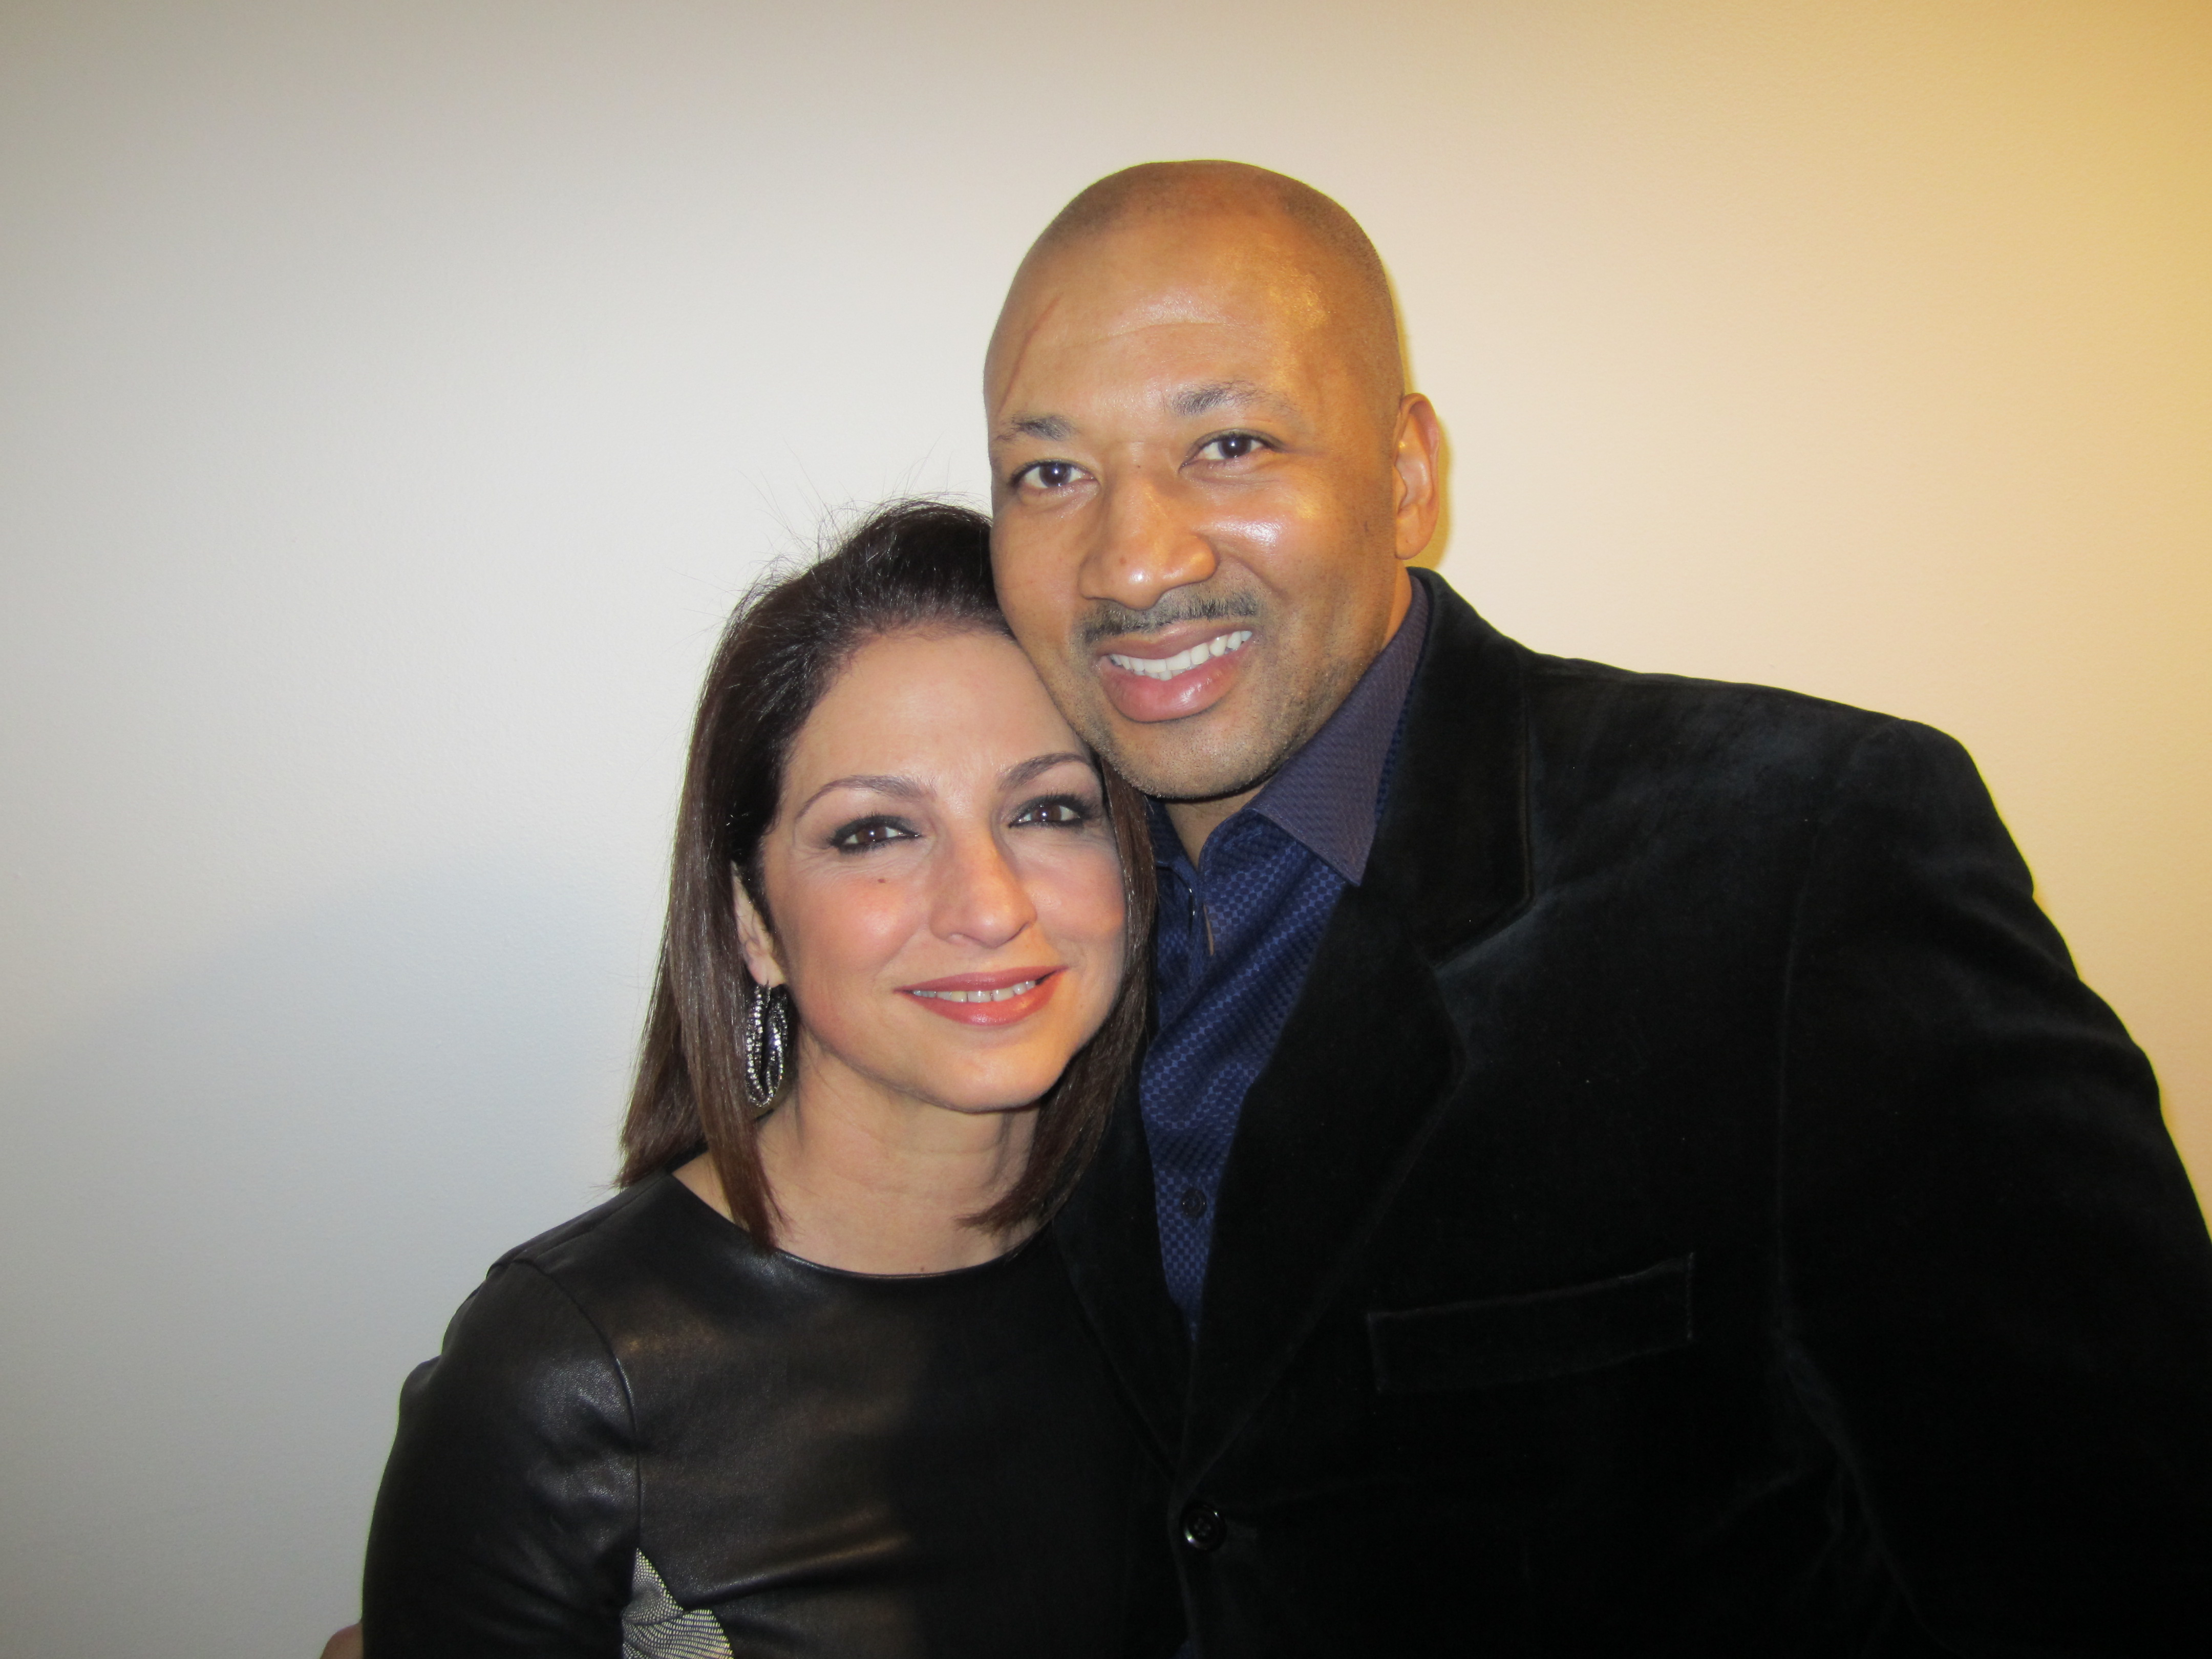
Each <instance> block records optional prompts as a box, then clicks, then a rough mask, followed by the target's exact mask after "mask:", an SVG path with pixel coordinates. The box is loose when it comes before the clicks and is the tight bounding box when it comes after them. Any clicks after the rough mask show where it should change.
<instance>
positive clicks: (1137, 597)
mask: <svg viewBox="0 0 2212 1659" xmlns="http://www.w3.org/2000/svg"><path fill="white" fill-rule="evenodd" d="M1184 506H1185V504H1184V503H1182V502H1180V501H1178V500H1177V499H1176V490H1175V489H1174V487H1173V483H1172V481H1171V480H1169V479H1164V478H1159V477H1155V476H1153V474H1152V472H1151V471H1149V470H1146V471H1132V472H1129V473H1125V474H1124V475H1123V476H1121V477H1118V478H1115V480H1114V481H1113V482H1112V483H1110V484H1109V485H1108V487H1107V489H1106V499H1105V501H1104V502H1103V509H1104V510H1103V511H1102V512H1101V513H1099V514H1098V517H1097V534H1096V538H1095V539H1094V540H1093V542H1092V544H1091V550H1090V551H1089V553H1088V554H1087V555H1086V556H1085V559H1084V563H1083V573H1082V582H1083V596H1084V597H1085V599H1111V600H1113V601H1114V602H1115V604H1117V605H1126V606H1127V608H1128V609H1130V610H1132V611H1149V610H1151V609H1152V606H1153V605H1155V604H1157V603H1158V600H1159V598H1160V596H1161V595H1162V594H1163V593H1166V592H1170V590H1172V589H1175V588H1178V587H1185V586H1189V585H1190V584H1191V583H1193V582H1202V581H1204V580H1206V578H1207V577H1208V576H1211V575H1212V574H1213V571H1214V564H1215V560H1214V556H1213V544H1212V542H1210V541H1208V540H1207V539H1206V537H1205V536H1204V535H1203V534H1202V533H1200V530H1199V528H1198V526H1197V525H1196V524H1195V523H1194V521H1193V520H1191V518H1190V517H1189V515H1188V513H1187V512H1186V511H1185V510H1184Z"/></svg>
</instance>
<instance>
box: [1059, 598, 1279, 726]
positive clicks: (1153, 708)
mask: <svg viewBox="0 0 2212 1659" xmlns="http://www.w3.org/2000/svg"><path fill="white" fill-rule="evenodd" d="M1253 637H1254V635H1253V630H1252V629H1249V628H1239V627H1237V626H1235V625H1234V624H1231V625H1229V626H1226V627H1225V626H1223V625H1222V624H1221V623H1218V622H1211V623H1200V624H1195V625H1194V624H1188V623H1186V624H1183V625H1182V626H1180V627H1176V628H1171V629H1165V630H1164V631H1163V632H1161V633H1159V634H1156V635H1145V636H1144V637H1143V639H1142V640H1141V641H1134V640H1133V641H1130V644H1132V645H1136V644H1139V643H1141V644H1142V646H1143V647H1144V648H1143V649H1142V650H1141V651H1138V650H1122V651H1102V652H1101V653H1098V656H1097V665H1098V680H1099V684H1101V685H1103V687H1104V688H1105V690H1106V697H1107V701H1108V702H1111V703H1112V704H1113V705H1114V707H1115V709H1116V710H1118V711H1119V712H1120V713H1121V715H1122V717H1123V718H1124V719H1126V720H1146V721H1149V720H1182V719H1183V718H1184V717H1185V716H1187V715H1190V714H1199V713H1200V712H1201V711H1203V710H1205V709H1207V708H1212V706H1213V705H1214V704H1215V703H1217V702H1220V701H1221V699H1222V698H1223V697H1225V696H1227V695H1228V693H1229V689H1230V687H1231V686H1232V685H1234V684H1236V683H1237V676H1238V675H1239V674H1241V673H1242V672H1243V669H1244V655H1245V653H1246V652H1247V650H1248V649H1249V647H1250V645H1251V642H1252V640H1253Z"/></svg>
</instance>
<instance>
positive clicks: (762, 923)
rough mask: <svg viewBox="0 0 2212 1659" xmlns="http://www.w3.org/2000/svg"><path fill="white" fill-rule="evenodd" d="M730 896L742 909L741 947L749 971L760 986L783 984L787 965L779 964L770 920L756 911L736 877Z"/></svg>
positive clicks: (739, 926)
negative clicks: (770, 930) (769, 927)
mask: <svg viewBox="0 0 2212 1659" xmlns="http://www.w3.org/2000/svg"><path fill="white" fill-rule="evenodd" d="M730 893H731V896H732V899H734V900H735V902H736V903H737V907H738V947H739V948H740V949H742V950H743V951H744V953H745V971H746V972H747V973H749V974H750V975H752V976H753V983H754V984H756V985H781V984H782V983H783V981H784V978H785V975H784V971H783V964H782V963H781V962H779V961H777V960H776V955H775V934H774V933H770V932H769V930H768V920H767V918H766V917H764V916H763V915H761V913H760V911H759V910H758V909H757V908H755V906H754V904H753V901H752V896H751V895H750V894H749V893H747V892H746V891H745V884H744V882H743V881H741V880H739V879H738V878H737V877H735V876H732V877H731V878H730Z"/></svg>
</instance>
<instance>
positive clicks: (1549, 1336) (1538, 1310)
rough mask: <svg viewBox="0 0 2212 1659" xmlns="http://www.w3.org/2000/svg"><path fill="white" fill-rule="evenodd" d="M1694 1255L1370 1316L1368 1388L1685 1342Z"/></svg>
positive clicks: (1411, 1385)
mask: <svg viewBox="0 0 2212 1659" xmlns="http://www.w3.org/2000/svg"><path fill="white" fill-rule="evenodd" d="M1694 1260H1695V1258H1694V1257H1692V1256H1686V1255H1685V1256H1678V1257H1676V1258H1675V1259H1674V1261H1662V1262H1660V1263H1659V1264H1658V1265H1657V1266H1656V1267H1646V1268H1644V1270H1643V1271H1642V1272H1641V1273H1626V1274H1624V1275H1622V1276H1621V1277H1620V1278H1619V1279H1601V1280H1599V1281H1598V1282H1597V1283H1596V1284H1595V1285H1572V1286H1570V1287H1569V1288H1568V1289H1565V1290H1563V1291H1537V1292H1536V1293H1534V1295H1530V1296H1501V1297H1488V1298H1486V1299H1485V1300H1483V1301H1480V1302H1455V1303H1450V1304H1447V1305H1445V1306H1443V1307H1437V1308H1408V1309H1406V1310H1404V1311H1402V1312H1396V1313H1382V1312H1377V1313H1370V1314H1369V1315H1368V1316H1367V1341H1368V1346H1369V1349H1370V1352H1371V1353H1372V1355H1373V1358H1374V1361H1375V1386H1376V1389H1378V1390H1379V1391H1381V1392H1382V1393H1383V1394H1426V1393H1430V1392H1432V1391H1434V1390H1437V1389H1475V1388H1484V1387H1489V1386H1492V1385H1495V1384H1498V1383H1534V1382H1538V1381H1540V1380H1541V1379H1543V1378H1545V1377H1550V1376H1572V1375H1573V1374H1574V1373H1576V1372H1577V1371H1593V1370H1599V1369H1601V1367H1603V1366H1607V1365H1617V1364H1620V1362H1621V1361H1623V1360H1626V1359H1636V1358H1641V1357H1643V1356H1644V1355H1645V1354H1653V1353H1664V1352H1667V1351H1668V1349H1670V1348H1682V1347H1687V1346H1689V1344H1690V1342H1691V1340H1692V1328H1691V1323H1690V1265H1691V1263H1692V1261H1694Z"/></svg>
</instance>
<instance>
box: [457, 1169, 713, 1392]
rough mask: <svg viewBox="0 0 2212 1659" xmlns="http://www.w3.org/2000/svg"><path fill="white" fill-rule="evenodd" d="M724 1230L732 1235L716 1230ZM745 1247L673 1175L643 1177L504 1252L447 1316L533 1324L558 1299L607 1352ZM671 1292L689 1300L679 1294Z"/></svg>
mask: <svg viewBox="0 0 2212 1659" xmlns="http://www.w3.org/2000/svg"><path fill="white" fill-rule="evenodd" d="M715 1223H720V1228H719V1229H718V1228H717V1227H716V1226H714V1225H712V1224H715ZM725 1231H726V1232H728V1233H730V1234H732V1235H734V1240H732V1239H729V1238H724V1237H720V1236H719V1234H720V1232H725ZM733 1242H734V1244H735V1245H736V1247H737V1248H735V1249H732V1243H733ZM744 1244H745V1241H744V1235H743V1234H742V1233H739V1232H738V1230H737V1229H735V1228H734V1227H732V1226H731V1225H729V1224H728V1223H726V1222H722V1221H721V1218H720V1217H718V1216H716V1215H714V1213H713V1212H711V1211H709V1210H708V1209H706V1207H705V1206H703V1205H702V1204H701V1203H700V1202H699V1200H696V1198H694V1197H692V1196H691V1194H690V1193H688V1192H687V1191H685V1190H684V1187H683V1186H682V1184H681V1183H679V1182H678V1181H677V1180H676V1179H675V1178H674V1177H673V1176H668V1175H656V1176H647V1178H646V1179H645V1180H643V1181H641V1182H638V1183H637V1184H636V1185H635V1186H634V1187H629V1188H625V1189H623V1191H621V1192H619V1193H617V1194H615V1195H614V1196H613V1197H612V1198H611V1199H609V1200H607V1201H606V1202H605V1203H604V1204H599V1205H595V1206H593V1207H592V1208H591V1209H588V1210H586V1211H585V1212H583V1213H582V1214H581V1215H578V1216H574V1217H571V1218H569V1219H568V1220H567V1221H564V1222H562V1223H561V1224H560V1225H558V1226H556V1227H550V1228H548V1229H547V1230H546V1231H544V1232H542V1233H540V1234H538V1236H537V1237H535V1238H532V1239H529V1240H526V1242H524V1243H520V1244H518V1245H516V1246H515V1247H514V1248H513V1249H511V1250H508V1251H507V1252H506V1253H505V1254H504V1255H501V1257H500V1258H499V1259H498V1260H497V1261H494V1262H493V1263H492V1264H491V1267H490V1268H489V1271H488V1272H487V1273H485V1275H484V1281H483V1285H480V1286H479V1287H478V1288H477V1291H476V1293H475V1294H474V1295H472V1296H471V1297H470V1298H469V1299H468V1301H467V1302H465V1303H464V1304H462V1306H461V1309H460V1311H459V1313H458V1314H456V1315H455V1316H454V1323H455V1326H456V1327H457V1328H458V1327H459V1326H460V1325H461V1324H462V1323H463V1322H466V1321H475V1322H482V1321H484V1320H488V1319H489V1320H497V1321H501V1322H504V1321H507V1320H510V1319H513V1318H516V1317H520V1318H523V1319H525V1320H529V1321H532V1322H538V1321H539V1320H540V1319H541V1318H542V1315H541V1313H540V1310H541V1309H542V1308H545V1307H548V1306H550V1304H554V1303H565V1304H568V1305H569V1306H570V1307H571V1308H572V1309H573V1310H574V1316H575V1317H576V1318H578V1319H580V1320H581V1321H582V1322H584V1323H586V1324H587V1325H589V1326H591V1327H592V1328H593V1329H594V1330H595V1331H596V1332H597V1333H598V1334H599V1338H600V1340H602V1341H603V1342H604V1343H605V1345H606V1346H608V1347H609V1348H610V1349H613V1348H617V1347H619V1346H621V1340H622V1338H623V1335H624V1334H626V1328H628V1327H629V1325H631V1324H632V1323H634V1322H635V1319H636V1318H637V1317H638V1316H640V1315H641V1314H642V1313H644V1312H645V1311H646V1310H651V1315H652V1316H653V1317H657V1318H665V1317H666V1316H667V1314H668V1312H669V1311H670V1304H671V1292H674V1291H677V1290H678V1287H679V1286H682V1285H690V1284H693V1283H696V1281H697V1280H698V1279H700V1278H701V1269H702V1267H704V1266H707V1265H708V1261H709V1260H710V1259H712V1260H714V1266H715V1267H718V1268H719V1269H720V1272H721V1273H727V1272H728V1271H729V1270H730V1268H731V1267H732V1266H739V1265H742V1264H741V1259H742V1257H743V1256H744V1255H746V1254H749V1253H750V1252H749V1251H748V1250H746V1249H744ZM672 1299H673V1300H674V1301H676V1302H678V1303H680V1302H682V1301H684V1300H686V1299H688V1298H687V1297H684V1296H683V1295H681V1294H677V1295H675V1296H673V1297H672Z"/></svg>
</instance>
